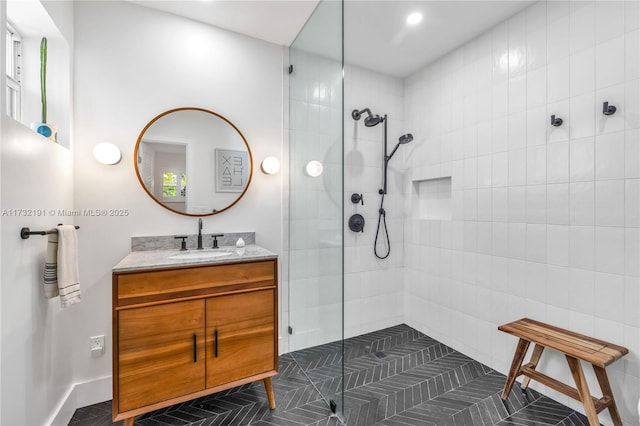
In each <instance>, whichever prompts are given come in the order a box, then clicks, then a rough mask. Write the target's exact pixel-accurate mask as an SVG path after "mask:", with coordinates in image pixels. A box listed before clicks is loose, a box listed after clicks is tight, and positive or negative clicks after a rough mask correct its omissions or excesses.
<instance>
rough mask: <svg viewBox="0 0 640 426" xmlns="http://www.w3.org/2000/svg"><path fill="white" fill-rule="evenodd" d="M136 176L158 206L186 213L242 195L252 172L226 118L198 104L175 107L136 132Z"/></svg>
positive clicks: (222, 206)
mask: <svg viewBox="0 0 640 426" xmlns="http://www.w3.org/2000/svg"><path fill="white" fill-rule="evenodd" d="M134 163H135V169H136V175H137V176H138V180H139V181H140V184H141V185H142V187H143V188H144V190H145V191H146V192H147V194H149V196H150V197H151V198H153V200H154V201H155V202H157V203H158V204H160V205H161V206H162V207H164V208H166V209H169V210H171V211H172V212H175V213H180V214H183V215H187V216H209V215H213V214H216V213H221V212H223V211H225V210H227V209H228V208H230V207H232V206H233V205H234V204H235V203H237V202H238V200H240V198H242V196H243V195H244V193H245V192H246V191H247V188H248V187H249V183H250V182H251V177H252V176H253V158H252V156H251V149H249V144H248V143H247V140H246V139H245V138H244V136H243V135H242V133H241V132H240V130H238V128H237V127H236V126H235V125H234V124H233V123H232V122H230V121H229V120H227V119H226V118H224V117H223V116H221V115H220V114H216V113H215V112H212V111H208V110H206V109H202V108H176V109H172V110H169V111H166V112H163V113H162V114H160V115H158V116H157V117H155V118H154V119H153V120H151V121H150V122H149V123H148V124H147V125H146V126H145V127H144V129H142V131H141V132H140V136H139V137H138V141H137V142H136V148H135V151H134Z"/></svg>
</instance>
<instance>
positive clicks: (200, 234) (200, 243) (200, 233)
mask: <svg viewBox="0 0 640 426" xmlns="http://www.w3.org/2000/svg"><path fill="white" fill-rule="evenodd" d="M198 250H202V218H198Z"/></svg>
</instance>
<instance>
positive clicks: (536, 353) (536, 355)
mask: <svg viewBox="0 0 640 426" xmlns="http://www.w3.org/2000/svg"><path fill="white" fill-rule="evenodd" d="M543 350H544V346H540V345H538V344H536V345H535V346H534V347H533V354H531V360H530V361H529V362H530V363H531V364H533V369H534V370H535V369H536V367H537V366H538V361H540V355H542V351H543ZM530 381H531V377H529V376H525V377H524V379H523V380H522V390H525V389H526V388H527V387H529V382H530Z"/></svg>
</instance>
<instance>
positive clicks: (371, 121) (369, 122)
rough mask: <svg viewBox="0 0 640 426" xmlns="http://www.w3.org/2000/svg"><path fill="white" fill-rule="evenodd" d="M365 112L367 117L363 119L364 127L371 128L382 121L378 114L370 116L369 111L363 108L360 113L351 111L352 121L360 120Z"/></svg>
mask: <svg viewBox="0 0 640 426" xmlns="http://www.w3.org/2000/svg"><path fill="white" fill-rule="evenodd" d="M365 112H366V113H367V117H366V118H365V119H364V125H365V126H367V127H373V126H375V125H377V124H380V123H381V122H383V121H384V117H381V116H379V115H378V114H371V110H370V109H369V108H365V109H363V110H360V111H358V110H357V109H354V110H353V111H351V117H353V119H354V120H356V121H357V120H360V118H361V117H362V114H363V113H365Z"/></svg>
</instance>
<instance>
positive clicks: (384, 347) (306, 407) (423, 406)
mask: <svg viewBox="0 0 640 426" xmlns="http://www.w3.org/2000/svg"><path fill="white" fill-rule="evenodd" d="M340 350H341V345H340V344H339V343H329V344H326V345H321V346H317V347H314V348H309V349H305V350H303V351H298V352H294V353H292V354H286V355H282V356H281V357H280V369H279V374H278V375H277V376H276V377H274V378H273V387H274V392H275V396H276V403H277V408H276V409H275V410H273V411H272V410H269V407H268V404H267V398H266V394H265V391H264V386H263V385H262V382H257V383H251V384H247V385H244V386H240V387H237V388H234V389H230V390H228V391H224V392H220V393H217V394H214V395H210V396H207V397H203V398H199V399H196V400H193V401H190V402H186V403H183V404H178V405H175V406H172V407H168V408H164V409H161V410H157V411H154V412H152V413H148V414H145V415H144V416H140V417H138V418H136V422H135V424H136V425H138V426H165V425H193V426H208V425H229V426H232V425H233V426H245V425H256V426H268V425H269V426H272V425H287V426H288V425H292V426H293V425H314V426H321V425H322V426H328V425H336V426H337V425H339V424H340V422H339V420H338V419H337V418H336V417H333V416H331V412H330V411H329V408H328V407H327V404H326V403H325V401H324V400H323V399H322V397H321V396H320V394H319V393H318V391H317V390H316V389H315V388H314V386H313V385H312V383H311V382H310V381H309V379H308V378H307V376H305V374H304V373H303V369H304V370H305V371H306V372H307V374H308V376H309V377H310V378H311V379H312V380H313V382H314V383H315V384H316V386H317V387H318V388H319V389H320V390H321V391H322V392H328V394H335V393H336V392H338V391H339V389H340V386H341V375H342V367H341V361H340ZM344 357H345V366H344V383H345V389H344V403H345V407H346V408H345V410H344V416H345V421H346V424H347V425H349V426H373V425H376V426H383V425H384V426H400V425H411V426H423V425H424V426H427V425H437V426H449V425H451V426H476V425H478V426H489V425H499V426H509V425H513V426H516V425H518V426H520V425H522V426H547V425H549V426H551V425H554V426H555V425H557V426H571V425H575V426H586V425H588V422H587V420H586V418H585V417H584V416H583V415H581V414H579V413H576V412H575V411H573V410H571V409H569V408H567V407H566V406H564V405H562V404H560V403H558V402H555V401H553V400H551V399H549V398H547V397H545V396H543V395H541V394H539V393H538V392H535V391H533V390H527V391H526V392H524V393H523V392H521V391H520V390H519V388H517V389H514V391H513V392H511V395H510V396H509V399H508V400H507V401H506V402H505V403H503V402H502V400H501V399H500V396H499V395H500V392H501V390H502V386H503V385H504V381H505V377H504V375H502V374H500V373H497V372H496V371H494V370H491V369H490V368H489V367H487V366H485V365H482V364H480V363H479V362H477V361H474V360H473V359H471V358H469V357H467V356H465V355H463V354H461V353H459V352H456V351H454V350H453V349H451V348H449V347H448V346H445V345H443V344H441V343H440V342H438V341H436V340H434V339H431V338H430V337H428V336H425V335H424V334H422V333H420V332H418V331H416V330H414V329H412V328H411V327H409V326H407V325H404V324H402V325H398V326H395V327H391V328H387V329H384V330H380V331H376V332H373V333H368V334H365V335H362V336H358V337H354V338H351V339H347V340H345V342H344ZM69 424H70V425H73V426H85V425H92V426H93V425H96V426H97V425H111V424H112V423H111V401H107V402H103V403H100V404H95V405H92V406H89V407H84V408H80V409H78V410H77V411H76V412H75V414H74V416H73V418H72V419H71V422H70V423H69Z"/></svg>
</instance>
